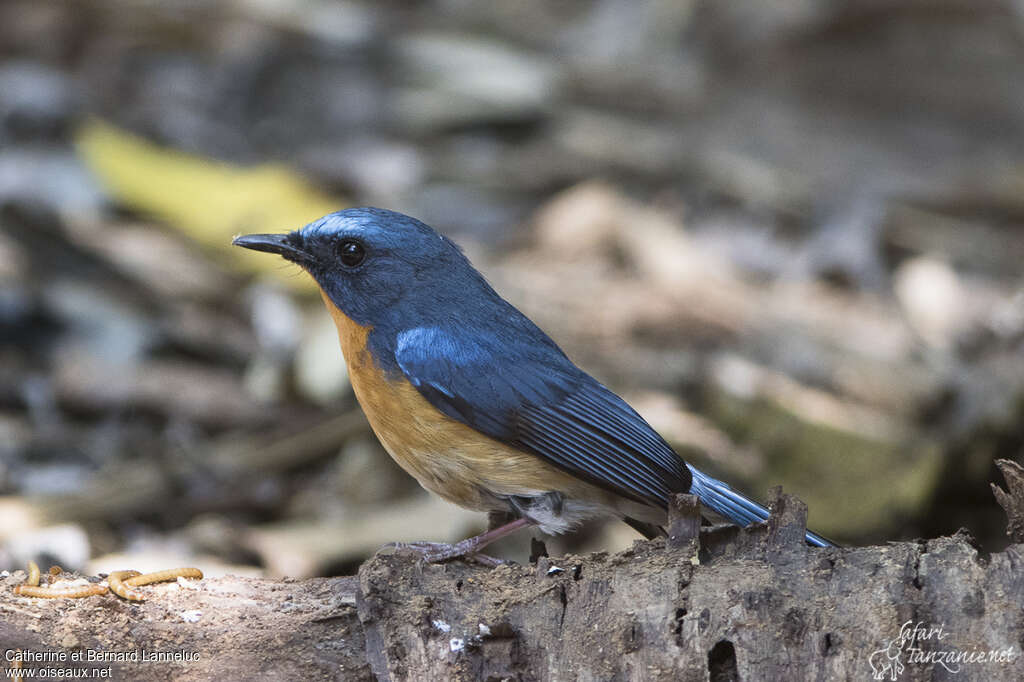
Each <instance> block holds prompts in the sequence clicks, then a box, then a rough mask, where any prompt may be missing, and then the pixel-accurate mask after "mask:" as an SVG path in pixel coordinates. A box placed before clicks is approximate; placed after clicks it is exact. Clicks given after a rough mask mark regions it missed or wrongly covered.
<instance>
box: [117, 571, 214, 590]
mask: <svg viewBox="0 0 1024 682" xmlns="http://www.w3.org/2000/svg"><path fill="white" fill-rule="evenodd" d="M178 578H195V579H196V580H202V579H203V572H202V571H200V570H199V569H198V568H169V569H167V570H166V571H157V572H156V573H146V574H145V575H136V576H135V577H133V578H128V579H127V580H125V581H124V584H125V585H131V586H132V587H139V586H140V585H152V584H153V583H163V582H167V581H168V580H176V579H178Z"/></svg>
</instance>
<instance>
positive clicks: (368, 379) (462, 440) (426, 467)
mask: <svg viewBox="0 0 1024 682" xmlns="http://www.w3.org/2000/svg"><path fill="white" fill-rule="evenodd" d="M321 294H322V296H323V299H324V303H325V304H326V305H327V309H328V310H329V311H330V313H331V316H332V317H333V318H334V322H335V324H336V325H337V327H338V338H339V341H340V342H341V350H342V353H343V354H344V355H345V362H346V363H347V364H348V370H349V377H350V379H351V381H352V388H353V390H354V391H355V394H356V398H357V399H358V400H359V404H360V405H361V406H362V408H363V411H364V412H365V413H366V418H367V419H368V420H369V422H370V426H371V427H372V428H373V431H374V433H376V434H377V437H378V438H379V439H380V442H381V443H382V444H383V445H384V448H385V449H386V450H387V451H388V453H389V454H390V455H391V456H392V457H393V458H394V459H395V461H396V462H398V464H399V465H400V466H401V467H402V468H403V469H405V470H406V471H407V472H409V473H410V474H411V475H412V476H413V477H415V478H416V480H418V481H419V482H420V485H422V486H423V487H424V488H426V489H427V490H430V491H433V492H434V493H437V494H438V495H440V496H441V497H443V498H445V499H446V500H448V501H450V502H453V503H455V504H458V505H460V506H462V507H467V508H469V509H477V510H481V511H486V510H491V509H505V508H506V506H505V504H504V503H503V502H501V500H500V499H499V498H500V497H501V496H509V495H525V496H533V495H538V494H542V493H545V492H549V491H558V492H562V493H563V494H565V495H566V497H573V498H582V499H596V498H606V497H608V495H607V494H606V493H605V492H604V491H602V490H600V489H598V488H595V487H594V486H591V485H589V484H587V483H584V482H583V481H580V480H579V479H577V478H575V477H573V476H571V475H569V474H567V473H565V472H563V471H561V470H559V469H556V468H555V467H553V466H552V465H550V464H547V463H546V462H544V461H543V460H542V459H540V458H539V457H536V456H534V455H531V454H529V453H526V452H523V451H521V450H518V449H516V448H513V447H510V446H508V445H505V444H504V443H501V442H499V441H496V440H494V439H492V438H490V437H488V436H485V435H484V434H482V433H480V432H479V431H476V430H475V429H473V428H471V427H469V426H466V425H465V424H462V423H461V422H458V421H456V420H454V419H451V418H450V417H447V416H445V415H444V414H442V413H440V412H438V411H437V409H435V408H434V406H433V405H431V404H430V403H429V402H428V401H427V399H426V398H424V397H423V396H422V395H421V394H420V392H419V391H417V390H416V387H415V386H413V385H412V384H410V383H409V381H408V380H406V379H405V378H404V377H401V378H399V379H397V380H396V379H388V378H387V377H386V375H385V374H384V372H383V371H382V370H381V369H380V367H379V366H378V365H377V364H376V363H375V361H374V359H373V357H372V356H371V354H370V351H369V350H368V349H367V346H366V341H367V337H368V336H369V333H370V330H371V328H370V327H364V326H361V325H358V324H356V323H355V322H353V321H352V320H351V319H350V318H349V317H348V316H346V315H345V314H344V313H343V312H341V311H340V310H339V309H338V308H337V306H335V305H334V304H333V303H332V302H331V300H330V299H329V298H328V297H327V295H326V294H325V293H323V292H321Z"/></svg>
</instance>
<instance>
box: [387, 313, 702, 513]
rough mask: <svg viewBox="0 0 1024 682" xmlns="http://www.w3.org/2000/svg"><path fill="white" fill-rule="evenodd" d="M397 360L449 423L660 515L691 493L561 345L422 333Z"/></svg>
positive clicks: (639, 422) (684, 471)
mask: <svg viewBox="0 0 1024 682" xmlns="http://www.w3.org/2000/svg"><path fill="white" fill-rule="evenodd" d="M396 360H397V362H398V366H399V367H400V368H401V370H402V372H403V373H404V374H405V376H406V378H408V380H409V381H410V383H412V384H413V386H415V387H416V388H417V389H418V390H419V391H420V393H421V394H422V395H423V396H424V397H425V398H426V399H427V400H428V401H429V402H430V403H431V404H432V405H434V407H436V408H437V409H439V410H440V411H441V412H443V413H444V414H446V415H448V416H449V417H451V418H453V419H456V420H458V421H460V422H462V423H464V424H466V425H468V426H470V427H472V428H475V429H477V430H478V431H480V432H482V433H484V434H486V435H488V436H490V437H492V438H495V439H497V440H500V441H502V442H504V443H507V444H510V445H513V446H515V447H517V448H519V449H521V450H525V451H527V452H530V453H532V454H534V455H537V456H538V457H541V458H543V459H545V460H546V461H548V462H550V463H551V464H553V465H555V466H557V467H558V468H560V469H562V470H563V471H567V472H569V473H571V474H573V475H575V476H578V477H580V478H582V479H584V480H586V481H588V482H590V483H593V484H595V485H597V486H599V487H602V488H604V489H606V490H610V491H612V492H614V493H616V494H618V495H622V496H624V497H627V498H630V499H633V500H636V501H639V502H643V503H646V504H650V505H654V506H659V507H664V506H666V504H667V502H668V498H669V496H670V495H671V494H673V493H676V492H687V491H688V490H689V489H690V481H691V475H690V471H689V469H688V468H687V466H686V463H685V462H684V461H683V460H682V459H681V458H680V457H679V456H678V455H677V454H676V453H675V452H674V451H673V450H672V448H671V447H670V446H669V445H668V444H667V443H666V442H665V441H664V440H663V439H662V438H661V437H660V436H659V435H658V434H657V433H656V432H655V431H654V430H653V429H652V428H651V427H650V425H648V424H647V422H646V421H644V419H643V418H642V417H641V416H640V415H639V414H637V413H636V411H635V410H633V409H632V408H631V407H630V406H629V405H627V404H626V402H625V401H623V400H622V399H621V398H619V397H618V396H617V395H615V394H614V393H612V392H611V391H610V390H608V389H607V388H605V387H604V386H603V385H602V384H600V383H599V382H597V381H596V380H595V379H593V378H592V377H591V376H590V375H588V374H587V373H585V372H584V371H583V370H581V369H579V368H578V367H576V366H575V365H573V364H572V363H571V362H570V361H569V360H568V359H567V358H566V357H565V355H564V354H562V352H561V351H560V350H558V348H557V347H555V346H554V344H553V343H552V344H550V345H544V344H531V345H527V344H523V343H520V342H517V341H515V340H510V339H507V338H503V339H498V338H496V337H493V336H488V335H486V334H480V333H477V334H473V333H470V332H467V331H465V330H460V332H459V334H458V336H457V338H456V336H455V335H454V334H452V333H448V332H446V331H444V330H442V329H439V328H436V327H421V328H417V329H413V330H409V331H406V332H403V333H402V334H400V335H399V337H398V343H397V348H396Z"/></svg>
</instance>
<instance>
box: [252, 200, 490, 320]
mask: <svg viewBox="0 0 1024 682" xmlns="http://www.w3.org/2000/svg"><path fill="white" fill-rule="evenodd" d="M232 243H233V244H235V245H237V246H243V247H245V248H247V249H254V250H256V251H266V252H269V253H276V254H278V255H280V256H282V257H283V258H285V259H286V260H289V261H291V262H293V263H295V264H297V265H299V266H301V267H302V268H304V269H305V270H306V271H307V272H308V273H309V274H310V275H312V276H313V279H315V280H316V282H317V284H319V285H320V288H321V289H322V290H323V291H324V293H325V294H326V295H327V297H328V298H330V300H331V302H332V303H333V304H334V305H335V306H337V307H338V309H339V310H341V311H342V312H343V313H345V314H346V315H347V316H348V317H349V318H351V319H352V320H353V321H355V322H356V323H358V324H361V325H369V326H377V325H379V324H381V323H384V322H385V321H392V320H393V318H394V316H395V315H396V314H397V313H401V314H403V315H406V316H409V315H413V314H416V313H417V312H419V313H423V312H425V311H427V310H429V309H435V308H438V307H439V306H440V305H443V303H444V301H445V300H447V299H450V298H451V297H452V296H462V295H466V294H472V293H480V291H479V290H480V287H481V286H482V287H483V288H484V289H485V290H487V291H490V287H488V286H487V284H486V282H484V280H483V278H482V277H481V276H480V275H479V273H477V272H476V270H474V269H473V266H472V265H470V263H469V261H468V260H467V259H466V257H465V256H464V255H463V254H462V251H461V250H460V249H459V247H458V246H457V245H456V244H455V243H454V242H452V241H451V240H449V239H448V238H446V237H444V236H442V235H440V234H438V233H437V232H435V231H434V230H433V229H432V228H430V227H429V226H427V225H425V224H423V223H421V222H420V221H418V220H416V219H415V218H410V217H409V216H406V215H402V214H401V213H396V212H394V211H387V210H384V209H379V208H350V209H347V210H344V211H338V212H337V213H331V214H328V215H326V216H324V217H323V218H320V219H319V220H317V221H314V222H312V223H310V224H309V225H306V226H305V227H303V228H301V229H298V230H295V231H294V232H290V233H287V234H250V235H245V236H241V237H236V238H235V240H234V241H233V242H232ZM407 322H412V320H407Z"/></svg>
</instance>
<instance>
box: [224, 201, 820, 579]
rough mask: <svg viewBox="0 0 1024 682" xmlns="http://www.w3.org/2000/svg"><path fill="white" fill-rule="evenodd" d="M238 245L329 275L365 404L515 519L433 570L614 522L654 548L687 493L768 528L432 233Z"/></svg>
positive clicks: (344, 215) (447, 489)
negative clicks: (491, 550)
mask: <svg viewBox="0 0 1024 682" xmlns="http://www.w3.org/2000/svg"><path fill="white" fill-rule="evenodd" d="M234 244H236V245H238V246H243V247H245V248H249V249H255V250H257V251H266V252H270V253H275V254H278V255H280V256H282V257H284V258H285V259H287V260H289V261H291V262H293V263H296V264H297V265H299V266H301V267H302V268H304V269H305V270H306V271H307V272H308V273H309V274H310V275H311V276H312V277H313V279H314V280H316V282H317V284H318V285H319V287H320V292H321V296H322V298H323V300H324V303H325V304H326V306H327V309H328V310H329V311H330V313H331V315H332V317H333V319H334V321H335V324H336V325H337V328H338V337H339V340H340V343H341V350H342V353H343V354H344V356H345V361H346V363H347V364H348V367H349V376H350V378H351V382H352V388H353V390H354V392H355V395H356V398H357V399H358V400H359V403H360V405H361V406H362V408H363V411H364V412H365V413H366V417H367V420H368V421H369V423H370V426H371V427H372V428H373V430H374V432H375V433H376V434H377V437H378V438H379V439H380V442H381V443H382V444H383V446H384V448H385V449H386V450H387V451H388V453H390V455H391V456H392V457H393V458H394V459H395V461H397V462H398V464H399V465H400V466H401V467H402V468H403V469H405V470H406V471H407V472H408V473H409V474H411V475H412V476H414V477H415V478H416V479H417V480H418V481H419V482H420V484H421V485H422V486H423V487H424V488H426V489H427V490H430V491H432V492H434V493H436V494H438V495H440V496H441V497H442V498H444V499H446V500H448V501H450V502H453V503H455V504H457V505H460V506H462V507H466V508H468V509H474V510H479V511H487V512H501V513H506V514H510V515H511V517H512V518H513V519H514V520H512V521H510V522H508V523H506V524H504V525H502V526H499V527H497V528H493V529H491V530H489V531H487V532H486V533H483V534H482V535H478V536H475V537H473V538H469V539H467V540H463V541H462V542H459V543H455V544H452V545H448V544H442V543H414V545H415V547H416V548H417V549H419V550H420V551H422V552H423V554H424V556H425V557H426V559H427V560H428V561H443V560H446V559H450V558H453V557H457V556H462V555H467V554H475V553H476V552H478V551H479V550H480V549H482V548H483V547H484V546H485V545H487V544H489V543H490V542H493V541H494V540H496V539H498V538H500V537H503V536H505V535H507V534H509V533H512V532H514V531H516V530H518V529H520V528H523V527H526V526H531V525H536V526H538V527H539V528H540V529H541V530H542V531H544V532H546V533H552V534H556V533H563V532H566V531H568V530H571V529H572V528H574V527H576V526H577V525H579V524H580V523H581V522H583V521H585V520H587V519H590V518H595V517H602V516H603V517H609V516H610V517H617V518H620V519H622V520H624V521H625V522H627V523H629V524H630V525H631V526H633V527H634V528H636V529H637V530H638V531H640V532H641V533H643V534H644V535H646V536H648V537H653V536H654V535H656V534H657V533H659V532H660V526H661V525H664V524H665V521H666V514H667V509H668V504H669V500H670V497H671V496H672V495H673V494H676V493H685V492H689V493H692V494H694V495H696V496H697V497H699V498H700V501H701V503H702V505H704V506H705V507H707V508H708V509H710V510H712V511H713V512H715V513H717V514H719V515H721V516H723V517H725V518H727V519H729V520H731V521H733V522H735V523H737V524H739V525H741V526H745V525H748V524H750V523H753V522H755V521H764V520H766V519H767V518H768V516H769V513H768V510H767V509H765V508H764V507H763V506H761V505H759V504H758V503H756V502H754V501H753V500H751V499H749V498H747V497H745V496H743V495H742V494H740V493H738V492H736V491H735V490H733V489H732V488H730V487H729V486H728V485H726V484H725V483H723V482H721V481H718V480H716V479H714V478H712V477H710V476H708V475H707V474H704V473H702V472H701V471H699V470H697V469H696V468H694V467H693V466H691V465H689V464H687V463H686V462H685V461H683V459H682V458H681V457H680V456H679V455H677V454H676V453H675V452H674V451H673V450H672V448H671V447H670V446H669V445H668V443H666V442H665V440H664V439H663V438H662V437H661V436H659V435H658V434H657V432H655V431H654V429H652V428H651V426H650V425H649V424H648V423H647V422H646V421H644V419H643V417H641V416H640V415H639V414H637V412H636V411H635V410H633V408H631V407H630V406H629V405H627V404H626V402H625V401H624V400H623V399H622V398H620V397H619V396H617V395H616V394H615V393H613V392H612V391H610V390H609V389H608V388H606V387H605V386H604V385H602V384H601V383H600V382H598V381H597V380H596V379H594V378H593V377H591V376H590V375H589V374H587V373H586V372H584V371H583V370H582V369H580V368H579V367H577V366H576V365H575V364H573V363H572V361H571V360H569V358H568V357H566V355H565V353H563V352H562V350H561V349H560V348H559V347H558V346H557V345H556V344H555V342H554V341H552V340H551V338H550V337H548V335H547V334H545V333H544V332H543V331H541V330H540V329H539V328H538V327H537V326H536V325H535V324H534V323H533V322H531V321H530V320H529V319H528V318H527V317H526V316H525V315H523V314H522V313H521V312H519V311H518V310H517V309H516V308H515V307H514V306H512V305H511V304H510V303H508V302H507V301H505V300H504V299H503V298H501V296H499V295H498V294H497V293H496V292H495V291H494V289H492V288H491V287H490V285H489V284H488V283H487V282H486V281H485V280H484V278H483V276H482V275H481V274H480V273H479V272H477V271H476V269H475V268H473V266H472V265H471V264H470V262H469V260H468V259H467V258H466V257H465V256H464V255H463V253H462V251H461V249H459V247H458V246H457V245H456V244H455V243H453V242H452V241H451V240H449V239H448V238H447V237H444V236H443V235H441V234H438V233H437V232H435V231H434V230H433V229H431V228H430V227H428V226H427V225H425V224H423V223H422V222H420V221H418V220H416V219H414V218H410V217H409V216H406V215H402V214H400V213H395V212H393V211H387V210H383V209H379V208H352V209H348V210H344V211H339V212H337V213H331V214H329V215H327V216H324V217H323V218H321V219H320V220H317V221H315V222H313V223H310V224H309V225H306V226H305V227H303V228H301V229H299V230H296V231H294V232H291V233H289V234H254V235H247V236H243V237H238V238H236V239H235V240H234ZM806 539H807V542H808V543H809V544H811V545H815V546H818V547H825V546H831V545H832V543H831V542H829V541H828V540H826V539H825V538H823V537H821V536H820V535H817V534H815V533H811V532H808V533H807V537H806Z"/></svg>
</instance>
